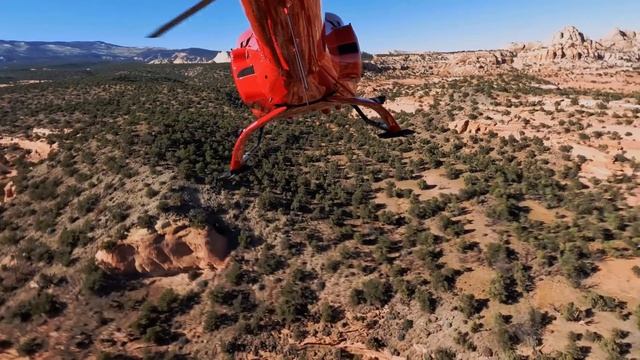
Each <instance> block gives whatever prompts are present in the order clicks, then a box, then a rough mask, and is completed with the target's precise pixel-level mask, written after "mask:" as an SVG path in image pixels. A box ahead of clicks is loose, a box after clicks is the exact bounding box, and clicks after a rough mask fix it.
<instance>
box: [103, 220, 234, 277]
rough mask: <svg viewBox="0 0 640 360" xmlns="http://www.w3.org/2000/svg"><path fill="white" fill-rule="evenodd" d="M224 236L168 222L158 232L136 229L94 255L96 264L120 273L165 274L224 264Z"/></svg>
mask: <svg viewBox="0 0 640 360" xmlns="http://www.w3.org/2000/svg"><path fill="white" fill-rule="evenodd" d="M228 252H229V249H228V244H227V240H226V238H224V237H223V236H222V235H220V234H218V233H217V232H216V231H215V230H213V229H196V228H192V227H189V226H187V225H171V226H169V227H167V228H165V229H162V230H160V231H158V232H155V231H149V230H146V229H136V230H134V231H132V232H131V234H130V235H129V237H128V238H127V239H126V240H124V241H121V242H118V243H117V244H115V246H112V247H110V248H109V249H103V250H100V251H98V253H97V254H96V263H97V264H98V265H100V266H101V267H102V268H104V269H105V270H107V271H109V272H111V273H115V274H120V275H144V276H167V275H173V274H177V273H182V272H186V271H190V270H205V269H211V270H213V269H219V268H222V267H224V266H225V263H226V258H227V255H228Z"/></svg>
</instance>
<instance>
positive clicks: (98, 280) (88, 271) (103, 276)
mask: <svg viewBox="0 0 640 360" xmlns="http://www.w3.org/2000/svg"><path fill="white" fill-rule="evenodd" d="M83 272H84V281H83V283H82V288H83V290H84V291H85V292H87V293H89V294H93V295H97V296H104V295H107V294H109V293H110V292H111V291H112V290H113V289H114V283H113V280H112V279H111V277H110V276H109V274H107V272H106V271H104V270H103V269H102V268H100V267H99V266H98V265H96V263H95V262H94V261H91V262H89V263H88V264H87V265H86V266H85V267H84V270H83Z"/></svg>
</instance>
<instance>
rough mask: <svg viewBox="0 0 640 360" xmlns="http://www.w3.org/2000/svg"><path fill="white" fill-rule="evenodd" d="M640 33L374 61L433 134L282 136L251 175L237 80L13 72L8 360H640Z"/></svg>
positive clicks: (0, 97) (320, 130) (3, 122)
mask: <svg viewBox="0 0 640 360" xmlns="http://www.w3.org/2000/svg"><path fill="white" fill-rule="evenodd" d="M638 40H639V39H638V35H637V34H636V33H635V32H631V31H620V30H616V31H614V32H613V33H612V34H611V35H610V36H608V37H606V38H605V39H601V40H598V41H594V40H590V39H588V37H586V36H585V35H584V34H582V33H580V32H579V31H578V30H577V29H575V28H572V27H567V28H566V29H563V30H562V31H561V32H559V33H558V34H556V35H555V36H553V38H552V40H551V41H550V42H543V43H536V44H513V45H512V46H510V47H509V48H508V49H504V50H497V51H478V52H463V53H455V54H440V53H425V54H400V55H398V54H393V55H392V54H388V55H377V56H375V57H374V58H373V60H372V61H370V62H368V63H367V64H366V67H367V71H366V72H365V78H364V81H363V83H362V87H361V91H362V94H363V95H365V96H376V95H379V94H381V93H383V94H386V95H387V96H388V100H387V105H388V107H389V109H391V110H392V111H393V112H394V114H395V115H396V117H397V119H398V121H399V123H400V124H401V125H402V126H403V127H406V128H410V129H412V130H413V131H414V132H415V133H414V134H413V135H412V136H409V137H406V138H398V139H390V140H387V139H380V138H379V137H378V136H376V135H377V134H376V131H375V130H372V129H371V128H370V127H366V126H365V125H364V124H362V123H361V122H359V121H358V120H357V118H356V117H355V115H354V114H352V113H350V112H349V111H346V110H345V111H343V112H337V113H334V114H331V115H328V116H324V115H319V114H318V115H310V116H308V117H306V118H303V119H296V120H291V121H282V122H280V123H278V124H276V125H274V126H271V127H269V128H268V131H267V135H266V144H265V145H263V146H262V147H261V148H259V149H257V150H256V157H255V159H252V160H251V164H252V167H251V169H250V170H249V171H247V172H246V173H244V174H241V175H239V176H237V177H235V178H231V179H228V178H225V177H224V176H223V174H224V172H225V171H226V167H227V163H228V158H229V147H230V146H231V144H230V143H229V139H232V138H234V137H235V136H236V134H237V131H238V129H240V128H242V126H243V125H245V124H246V123H248V122H249V121H250V119H251V117H250V114H249V112H248V111H247V110H246V109H245V108H244V107H243V106H242V105H241V104H240V103H239V99H238V98H237V94H236V93H235V90H234V89H233V84H232V82H231V81H230V80H229V71H228V69H227V68H226V67H223V66H218V65H186V64H185V65H153V66H151V65H127V64H124V65H114V66H106V67H99V66H98V67H96V68H95V69H93V70H92V71H91V72H81V73H76V72H73V71H70V70H68V69H66V68H64V69H60V70H57V71H60V72H61V73H60V74H56V73H55V71H54V70H52V71H50V73H51V74H52V76H53V75H55V76H56V77H58V76H62V75H64V74H67V73H65V71H69V73H68V74H67V75H68V76H66V77H67V79H66V80H65V81H60V82H58V81H56V80H54V81H50V82H49V81H47V82H44V81H43V82H32V83H23V82H20V81H19V80H16V81H15V82H14V83H12V85H11V86H5V87H2V88H0V105H2V106H3V107H4V108H3V111H4V114H5V117H2V118H0V135H1V136H2V137H1V140H0V151H2V153H0V155H2V156H0V186H1V187H2V188H3V189H4V191H5V196H4V201H3V203H2V204H1V205H0V231H1V234H0V244H1V245H2V246H1V247H0V290H1V293H0V359H4V358H7V359H14V358H29V357H31V358H38V359H57V358H61V359H75V358H77V359H85V358H92V359H93V358H95V359H150V358H154V359H155V358H158V359H191V358H193V359H209V358H213V359H219V358H220V359H223V358H238V359H302V358H306V359H393V360H399V359H520V358H529V359H542V358H544V359H547V358H548V359H605V358H608V359H624V358H629V359H637V358H640V297H639V296H638V294H640V208H639V206H640V186H639V185H640V183H639V179H638V172H639V171H640V62H639V61H640V58H639V57H638V54H639V52H638ZM7 76H13V77H15V76H18V75H15V74H13V73H12V74H7ZM43 80H47V79H46V78H44V77H43ZM212 119H214V120H215V121H212ZM15 124H20V126H19V129H18V128H17V127H16V125H15ZM309 125H313V126H309Z"/></svg>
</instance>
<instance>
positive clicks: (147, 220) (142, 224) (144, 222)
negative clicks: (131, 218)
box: [136, 213, 158, 230]
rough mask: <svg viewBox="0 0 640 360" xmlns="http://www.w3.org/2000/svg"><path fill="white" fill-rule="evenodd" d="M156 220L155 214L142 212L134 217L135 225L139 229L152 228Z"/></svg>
mask: <svg viewBox="0 0 640 360" xmlns="http://www.w3.org/2000/svg"><path fill="white" fill-rule="evenodd" d="M156 221H158V220H157V219H156V218H155V216H153V215H149V214H147V213H144V214H142V215H140V216H138V218H137V219H136V225H138V227H139V228H141V229H147V230H152V229H153V228H154V227H155V226H156Z"/></svg>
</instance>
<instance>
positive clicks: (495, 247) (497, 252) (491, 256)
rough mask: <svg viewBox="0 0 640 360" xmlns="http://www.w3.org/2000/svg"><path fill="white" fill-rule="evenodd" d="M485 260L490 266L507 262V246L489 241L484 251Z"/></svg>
mask: <svg viewBox="0 0 640 360" xmlns="http://www.w3.org/2000/svg"><path fill="white" fill-rule="evenodd" d="M484 257H485V260H486V261H487V264H488V265H489V266H491V267H495V266H496V265H498V264H508V263H509V262H510V260H509V257H510V256H509V251H508V248H507V247H506V246H505V245H503V244H501V243H490V244H488V245H487V248H486V250H485V252H484Z"/></svg>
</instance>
